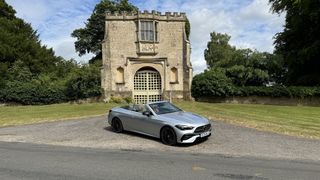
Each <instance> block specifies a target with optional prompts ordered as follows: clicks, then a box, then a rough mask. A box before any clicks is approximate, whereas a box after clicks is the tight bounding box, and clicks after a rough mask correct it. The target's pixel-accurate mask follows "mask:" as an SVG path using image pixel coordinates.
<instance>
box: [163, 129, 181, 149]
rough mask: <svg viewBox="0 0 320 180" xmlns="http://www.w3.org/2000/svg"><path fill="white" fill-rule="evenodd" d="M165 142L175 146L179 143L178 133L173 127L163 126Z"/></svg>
mask: <svg viewBox="0 0 320 180" xmlns="http://www.w3.org/2000/svg"><path fill="white" fill-rule="evenodd" d="M160 137H161V141H162V143H163V144H166V145H170V146H173V145H175V144H177V135H176V133H175V132H174V130H173V129H172V128H171V127H167V126H166V127H163V128H162V129H161V132H160Z"/></svg>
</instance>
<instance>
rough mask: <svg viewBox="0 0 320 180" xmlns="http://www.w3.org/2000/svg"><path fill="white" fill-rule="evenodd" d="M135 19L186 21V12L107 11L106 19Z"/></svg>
mask: <svg viewBox="0 0 320 180" xmlns="http://www.w3.org/2000/svg"><path fill="white" fill-rule="evenodd" d="M135 19H153V20H158V21H186V20H187V17H186V13H183V12H180V13H178V12H166V13H165V14H163V13H161V12H158V11H154V10H153V11H151V12H149V11H146V10H145V11H137V12H125V11H122V12H118V11H115V12H114V13H111V12H106V20H135Z"/></svg>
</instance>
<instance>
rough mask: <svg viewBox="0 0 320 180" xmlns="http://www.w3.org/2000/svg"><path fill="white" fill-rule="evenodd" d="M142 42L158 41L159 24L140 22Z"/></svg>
mask: <svg viewBox="0 0 320 180" xmlns="http://www.w3.org/2000/svg"><path fill="white" fill-rule="evenodd" d="M139 32H140V41H151V42H154V41H157V36H158V35H157V34H158V33H157V23H156V22H155V21H140V31H139Z"/></svg>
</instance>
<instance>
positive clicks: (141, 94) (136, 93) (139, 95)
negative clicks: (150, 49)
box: [133, 67, 161, 104]
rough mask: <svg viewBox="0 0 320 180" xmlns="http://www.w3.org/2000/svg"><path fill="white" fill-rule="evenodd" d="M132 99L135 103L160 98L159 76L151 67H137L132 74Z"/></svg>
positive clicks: (143, 102)
mask: <svg viewBox="0 0 320 180" xmlns="http://www.w3.org/2000/svg"><path fill="white" fill-rule="evenodd" d="M133 82H134V89H133V99H134V102H135V103H137V104H145V103H147V102H154V101H159V100H161V76H160V73H159V72H158V71H157V70H155V69H154V68H151V67H144V68H141V69H139V70H138V71H137V72H136V74H135V75H134V81H133Z"/></svg>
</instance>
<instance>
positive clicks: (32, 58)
mask: <svg viewBox="0 0 320 180" xmlns="http://www.w3.org/2000/svg"><path fill="white" fill-rule="evenodd" d="M15 13H16V12H15V10H14V9H13V8H12V7H11V6H9V5H8V4H7V3H6V2H5V1H4V0H0V27H1V28H0V62H1V64H0V69H1V71H3V72H0V74H3V73H4V72H6V71H7V70H8V69H9V68H11V67H12V66H13V64H14V63H15V62H16V61H21V62H22V64H23V66H26V67H27V68H28V69H30V71H31V72H32V73H33V74H40V73H42V72H51V71H53V70H54V68H55V63H56V62H58V61H59V60H60V58H58V57H56V56H55V55H54V52H53V50H52V49H48V48H47V47H46V46H42V45H41V43H40V40H39V38H38V35H37V32H36V31H34V30H33V29H32V27H31V25H30V24H28V23H26V22H24V21H23V20H22V19H20V18H17V17H16V16H15Z"/></svg>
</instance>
